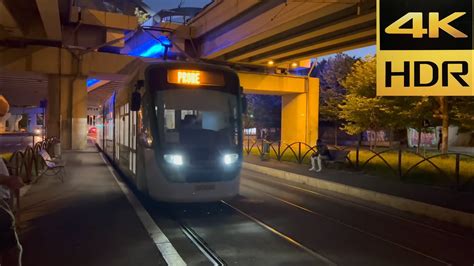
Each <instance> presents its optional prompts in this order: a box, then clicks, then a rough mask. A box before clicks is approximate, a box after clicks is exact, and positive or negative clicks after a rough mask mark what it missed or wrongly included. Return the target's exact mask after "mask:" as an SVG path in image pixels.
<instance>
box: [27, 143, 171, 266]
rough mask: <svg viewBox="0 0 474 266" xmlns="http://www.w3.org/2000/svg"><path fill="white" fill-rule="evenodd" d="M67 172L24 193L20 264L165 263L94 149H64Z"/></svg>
mask: <svg viewBox="0 0 474 266" xmlns="http://www.w3.org/2000/svg"><path fill="white" fill-rule="evenodd" d="M63 158H64V159H65V160H66V161H67V177H66V178H65V182H64V183H61V182H60V181H59V180H58V179H57V178H55V177H46V176H45V177H43V178H42V179H41V180H40V181H39V182H38V183H37V184H35V185H33V186H32V187H31V189H30V190H29V191H28V192H27V193H26V194H25V195H24V197H23V198H22V203H21V204H22V206H21V207H22V208H21V209H22V212H21V217H20V221H19V225H20V241H21V243H22V245H23V249H24V253H23V254H24V255H23V265H25V266H28V265H35V266H36V265H48V266H55V265H58V266H59V265H61V266H63V265H70V266H72V265H119V266H120V265H166V262H165V260H164V259H163V258H162V256H161V254H160V252H159V251H158V249H157V247H156V245H155V243H154V242H153V241H152V239H151V238H150V236H149V235H148V232H147V231H146V230H145V228H144V226H143V225H142V223H141V222H140V220H139V218H138V216H137V215H136V213H135V211H134V209H133V208H132V206H131V205H130V203H129V202H128V201H127V199H126V197H125V195H124V194H123V193H122V191H121V189H120V187H119V186H118V184H117V183H116V181H115V180H114V177H113V176H112V175H111V173H110V171H109V170H108V169H107V166H106V164H105V163H104V161H103V160H102V158H101V157H100V155H99V153H98V152H95V151H89V152H66V153H64V154H63Z"/></svg>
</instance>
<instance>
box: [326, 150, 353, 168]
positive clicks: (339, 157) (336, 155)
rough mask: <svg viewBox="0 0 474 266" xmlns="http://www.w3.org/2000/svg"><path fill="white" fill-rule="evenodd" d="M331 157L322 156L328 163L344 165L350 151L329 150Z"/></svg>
mask: <svg viewBox="0 0 474 266" xmlns="http://www.w3.org/2000/svg"><path fill="white" fill-rule="evenodd" d="M328 151H329V158H327V157H326V158H324V157H323V158H322V160H323V162H324V163H326V164H339V165H343V164H344V163H345V162H346V160H347V155H349V152H350V151H346V150H328Z"/></svg>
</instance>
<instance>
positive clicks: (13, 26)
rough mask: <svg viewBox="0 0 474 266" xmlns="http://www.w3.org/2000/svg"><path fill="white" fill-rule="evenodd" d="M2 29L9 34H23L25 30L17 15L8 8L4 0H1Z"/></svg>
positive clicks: (19, 35)
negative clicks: (22, 28) (16, 18)
mask: <svg viewBox="0 0 474 266" xmlns="http://www.w3.org/2000/svg"><path fill="white" fill-rule="evenodd" d="M0 29H2V30H3V31H4V32H5V33H6V35H8V36H13V37H22V36H23V32H22V30H21V28H20V25H19V24H18V22H17V21H16V20H15V17H14V16H13V14H12V13H11V12H10V10H9V9H8V8H7V6H6V3H5V2H4V1H0ZM0 34H1V32H0ZM0 37H1V35H0Z"/></svg>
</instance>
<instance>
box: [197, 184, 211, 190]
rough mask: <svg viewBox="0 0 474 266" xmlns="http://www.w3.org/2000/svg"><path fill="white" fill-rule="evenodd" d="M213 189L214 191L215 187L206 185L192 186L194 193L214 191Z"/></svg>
mask: <svg viewBox="0 0 474 266" xmlns="http://www.w3.org/2000/svg"><path fill="white" fill-rule="evenodd" d="M214 189H216V185H210V184H206V185H196V186H194V190H195V191H203V190H214Z"/></svg>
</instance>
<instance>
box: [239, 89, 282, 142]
mask: <svg viewBox="0 0 474 266" xmlns="http://www.w3.org/2000/svg"><path fill="white" fill-rule="evenodd" d="M246 97H247V101H248V110H247V115H246V116H245V117H244V127H246V128H250V127H256V128H257V132H260V130H261V129H262V128H279V127H280V126H281V97H280V96H273V95H256V94H247V95H246ZM257 134H258V133H257Z"/></svg>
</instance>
